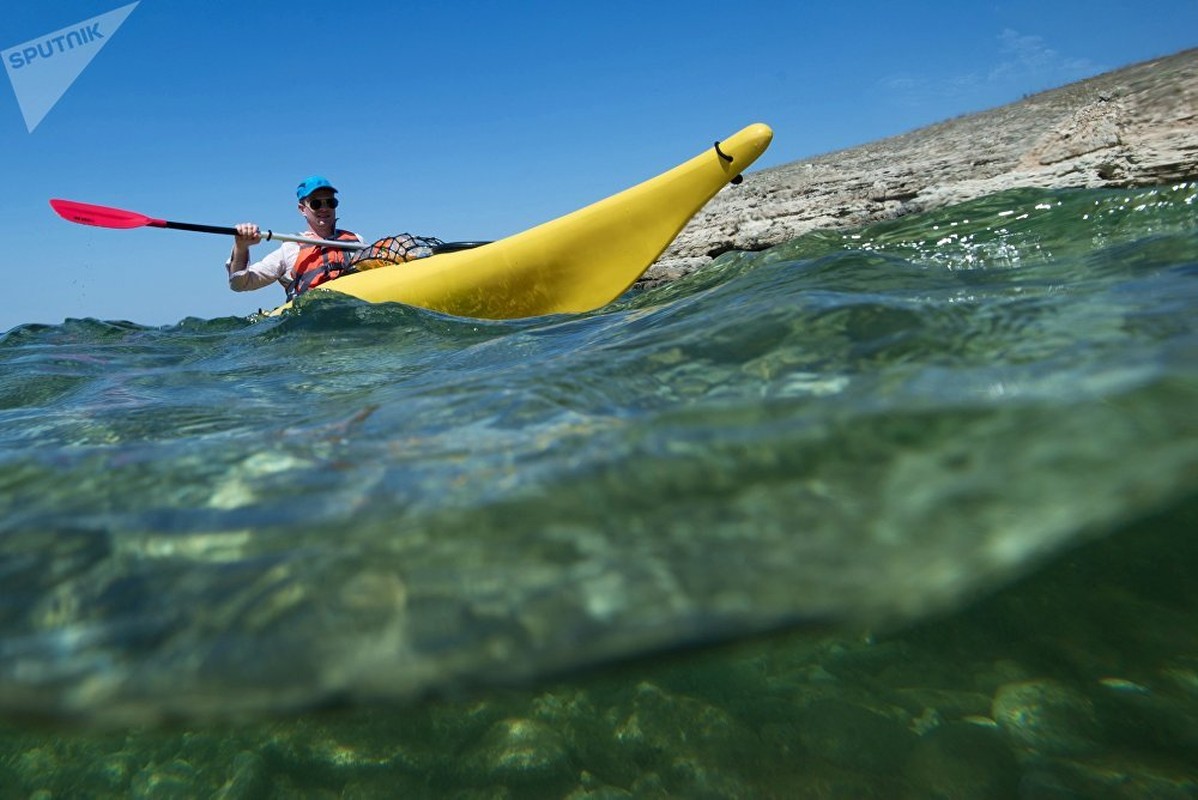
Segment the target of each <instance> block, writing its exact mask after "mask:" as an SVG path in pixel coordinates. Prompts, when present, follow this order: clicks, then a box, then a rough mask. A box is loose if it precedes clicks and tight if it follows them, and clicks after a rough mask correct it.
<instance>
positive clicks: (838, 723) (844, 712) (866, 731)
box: [798, 699, 918, 773]
mask: <svg viewBox="0 0 1198 800" xmlns="http://www.w3.org/2000/svg"><path fill="white" fill-rule="evenodd" d="M798 727H799V732H798V736H799V741H800V742H801V743H802V745H803V747H804V749H806V750H807V751H808V752H810V753H812V754H813V755H816V756H818V757H820V758H822V759H824V760H826V761H829V762H831V763H833V764H836V765H838V766H841V767H845V768H848V769H854V770H856V769H860V770H865V771H867V772H875V773H888V772H894V771H897V770H901V769H902V768H903V766H904V764H905V763H906V761H907V759H908V757H909V756H910V754H911V751H912V749H913V748H914V746H915V743H916V741H917V738H918V737H917V736H916V735H915V734H914V733H913V732H912V731H910V730H908V729H907V728H906V727H905V726H904V725H902V724H900V723H898V722H896V721H895V720H893V719H891V718H889V717H886V716H883V715H881V714H879V713H877V712H876V711H871V710H869V709H867V708H862V707H861V706H858V705H854V704H852V703H849V702H847V701H844V700H836V699H825V700H818V701H816V702H815V703H812V704H811V705H810V706H808V707H807V708H805V709H802V710H801V711H799V712H798Z"/></svg>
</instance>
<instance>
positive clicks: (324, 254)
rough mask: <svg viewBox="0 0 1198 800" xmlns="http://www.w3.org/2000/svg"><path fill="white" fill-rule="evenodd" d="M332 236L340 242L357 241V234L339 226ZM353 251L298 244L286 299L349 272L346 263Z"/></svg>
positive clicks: (293, 297) (291, 298) (290, 298)
mask: <svg viewBox="0 0 1198 800" xmlns="http://www.w3.org/2000/svg"><path fill="white" fill-rule="evenodd" d="M332 238H334V239H336V240H338V241H341V242H356V241H358V236H357V234H355V233H350V232H349V231H343V230H341V229H340V228H338V229H337V230H335V231H333V236H332ZM353 252H354V251H352V250H338V249H337V248H335V247H321V246H320V245H315V244H303V245H300V250H299V255H297V256H296V257H295V268H294V270H293V274H294V275H295V278H294V279H293V280H292V281H291V285H290V286H288V287H287V299H288V300H293V299H295V298H296V297H298V296H299V295H301V294H303V293H304V292H306V291H308V290H309V289H311V288H312V287H313V286H319V285H320V284H322V283H324V282H325V281H331V280H333V279H334V278H339V277H341V276H342V275H344V274H345V273H347V272H349V269H348V263H349V258H350V256H351V255H353Z"/></svg>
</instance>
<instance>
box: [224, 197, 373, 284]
mask: <svg viewBox="0 0 1198 800" xmlns="http://www.w3.org/2000/svg"><path fill="white" fill-rule="evenodd" d="M336 194H337V190H336V189H334V188H333V184H331V183H329V181H328V179H327V178H325V177H323V176H321V175H313V176H312V177H310V178H308V179H306V180H305V181H303V182H302V183H301V184H300V185H299V186H298V187H297V188H296V190H295V195H296V197H297V198H298V199H299V212H300V214H301V215H303V217H304V219H305V220H307V222H308V230H306V231H304V232H303V233H301V234H299V235H300V236H305V237H308V238H313V239H339V240H341V241H350V242H361V241H363V239H362V237H361V236H358V235H357V234H356V233H351V232H350V231H345V230H341V229H340V228H338V227H337V214H336V210H337V205H338V202H337V198H336V197H335V195H336ZM260 241H262V236H261V233H260V232H259V229H258V226H257V225H255V224H254V223H252V222H243V223H241V224H240V225H238V226H237V237H236V238H235V239H234V240H233V253H232V255H230V256H229V260H228V261H226V262H225V267H226V268H227V269H228V271H229V288H230V289H232V290H233V291H235V292H245V291H249V290H251V289H261V288H262V287H263V286H267V285H269V284H272V283H274V282H276V281H277V282H278V283H280V284H281V285H282V286H283V289H284V290H286V292H287V299H288V300H291V299H294V298H296V297H298V296H299V295H301V294H303V293H304V292H306V291H308V290H309V289H311V288H312V287H314V286H319V285H320V284H322V283H324V282H325V281H330V280H333V279H334V278H336V277H338V276H340V275H342V274H344V272H345V270H346V262H347V261H348V260H349V257H350V256H352V255H353V252H354V251H352V250H339V249H337V248H334V247H320V246H317V245H306V244H304V245H302V244H298V243H296V242H284V243H283V245H282V246H281V247H279V249H277V250H275V251H274V252H272V253H270V254H269V255H267V256H266V257H265V258H263V259H262V260H261V261H257V262H255V263H253V264H251V263H249V262H250V247H251V246H253V245H256V244H257V243H258V242H260Z"/></svg>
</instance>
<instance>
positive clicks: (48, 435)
mask: <svg viewBox="0 0 1198 800" xmlns="http://www.w3.org/2000/svg"><path fill="white" fill-rule="evenodd" d="M1196 309H1198V184H1181V185H1176V186H1169V187H1161V188H1152V189H1129V190H1104V191H1051V192H1050V191H1017V192H1011V193H1004V194H999V195H995V196H992V197H988V198H985V199H982V200H978V201H975V202H971V203H967V204H964V205H961V206H957V207H953V208H950V209H946V210H940V211H935V212H930V213H924V214H919V215H913V216H908V217H905V218H902V219H899V220H897V221H894V222H889V223H885V224H879V225H874V226H871V227H868V228H865V229H862V230H856V231H837V232H819V233H813V234H810V235H807V236H803V237H801V238H799V239H796V240H794V241H791V242H788V243H785V244H782V245H779V246H777V247H774V248H772V249H770V250H766V251H764V252H759V253H737V254H728V255H725V256H723V257H721V258H720V259H717V260H716V261H715V262H714V263H712V264H710V265H709V266H707V267H706V268H704V269H702V270H700V271H699V272H698V273H696V274H694V275H692V276H689V277H687V278H685V279H683V280H680V281H677V282H675V283H673V284H670V285H667V286H662V287H658V288H655V289H651V290H647V291H639V292H632V293H629V294H628V295H626V296H625V297H623V298H621V299H620V300H619V301H617V302H615V303H613V304H611V305H610V306H608V307H606V308H603V309H600V310H599V311H596V312H593V313H590V314H583V315H577V316H570V315H564V316H555V317H547V318H539V319H530V320H518V321H510V322H493V321H479V320H470V319H458V318H451V317H447V316H442V315H438V314H434V313H429V312H426V311H422V310H418V309H412V308H406V307H402V306H398V305H367V304H363V303H360V302H357V301H354V300H350V299H346V298H340V299H338V298H336V297H330V296H326V297H320V296H317V295H315V294H314V295H312V296H309V297H308V298H306V299H305V302H302V303H300V305H299V308H298V309H297V310H295V311H294V312H292V313H289V314H287V315H285V316H283V317H281V318H271V319H260V320H253V319H240V318H226V319H217V320H198V319H188V320H184V321H182V322H180V323H179V324H177V325H174V326H169V327H164V328H153V327H146V326H142V325H138V324H134V323H130V322H117V321H100V320H94V319H86V320H68V321H66V322H64V323H63V324H61V325H53V326H45V325H25V326H20V327H17V328H14V329H12V330H10V331H8V332H7V333H5V334H3V336H0V798H2V799H3V800H8V798H24V797H38V798H42V799H43V800H45V799H46V798H59V797H62V798H67V797H72V798H74V797H112V798H117V797H129V796H132V797H146V798H150V797H154V798H159V797H222V798H283V797H287V798H291V797H311V798H369V797H380V798H384V797H386V798H389V797H401V796H402V797H438V798H439V797H460V798H500V797H513V798H515V797H533V798H540V797H545V798H550V797H573V798H616V797H667V796H668V797H779V798H782V797H787V798H790V797H878V798H902V797H912V798H914V797H961V798H1000V797H1053V798H1057V797H1111V798H1130V797H1143V796H1153V797H1198V767H1196V766H1195V765H1196V764H1198V592H1195V591H1194V589H1193V586H1194V573H1195V570H1196V569H1198V537H1196V536H1195V534H1196V532H1198V528H1196V526H1195V523H1196V522H1198V316H1196V314H1195V310H1196Z"/></svg>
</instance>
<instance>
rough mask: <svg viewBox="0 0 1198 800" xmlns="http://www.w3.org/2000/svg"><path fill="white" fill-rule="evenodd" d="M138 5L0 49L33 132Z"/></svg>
mask: <svg viewBox="0 0 1198 800" xmlns="http://www.w3.org/2000/svg"><path fill="white" fill-rule="evenodd" d="M138 2H141V0H138ZM135 8H137V3H130V4H129V5H127V6H122V7H120V8H117V9H114V10H112V11H109V12H108V13H107V14H101V15H100V16H98V17H92V18H91V19H89V20H84V21H83V22H80V23H78V24H77V25H72V26H70V27H68V28H61V29H60V30H56V31H54V32H53V33H47V34H46V35H45V36H40V37H38V38H37V39H31V40H30V41H28V42H25V43H23V44H19V45H17V46H16V47H12V48H9V49H8V50H5V51H4V52H2V53H0V58H3V59H4V69H5V70H7V71H8V79H9V81H11V82H12V88H13V91H14V92H15V93H16V95H17V103H18V104H19V105H20V106H21V114H23V115H24V117H25V127H26V128H28V129H29V132H30V133H33V129H34V128H36V127H37V126H38V123H39V122H41V121H42V119H44V118H45V116H46V114H48V113H50V109H52V108H54V104H55V103H57V102H58V101H59V99H60V98H61V97H62V96H63V95H64V94H65V93H66V91H67V89H70V88H71V84H73V83H74V82H75V79H76V78H78V77H79V74H80V73H82V72H83V70H84V68H85V67H87V65H88V64H90V63H91V60H92V59H93V58H95V57H96V53H99V52H100V50H101V49H102V48H103V47H104V45H106V44H108V40H109V39H110V38H111V37H112V35H113V34H114V33H116V30H117V28H119V27H121V23H123V22H124V21H125V18H126V17H128V16H129V15H130V14H132V13H133V9H135Z"/></svg>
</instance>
